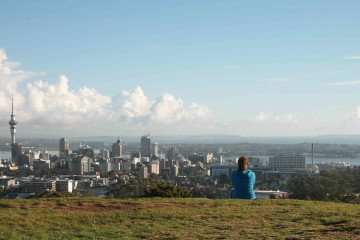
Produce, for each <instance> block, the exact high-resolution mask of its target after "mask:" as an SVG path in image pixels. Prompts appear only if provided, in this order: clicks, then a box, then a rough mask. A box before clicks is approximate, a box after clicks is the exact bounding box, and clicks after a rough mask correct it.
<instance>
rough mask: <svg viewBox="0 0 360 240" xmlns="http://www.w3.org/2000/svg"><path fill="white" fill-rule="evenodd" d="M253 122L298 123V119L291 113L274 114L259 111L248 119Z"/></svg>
mask: <svg viewBox="0 0 360 240" xmlns="http://www.w3.org/2000/svg"><path fill="white" fill-rule="evenodd" d="M249 121H250V122H253V123H272V124H298V123H299V120H298V119H296V118H295V117H294V115H293V114H291V113H288V114H285V115H274V114H272V113H264V112H260V113H258V114H257V115H256V116H254V117H251V118H250V119H249Z"/></svg>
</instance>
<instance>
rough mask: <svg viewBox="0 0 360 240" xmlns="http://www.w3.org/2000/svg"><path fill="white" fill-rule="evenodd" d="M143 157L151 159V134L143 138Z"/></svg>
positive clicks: (141, 151) (141, 150)
mask: <svg viewBox="0 0 360 240" xmlns="http://www.w3.org/2000/svg"><path fill="white" fill-rule="evenodd" d="M140 153H141V157H151V143H150V134H148V135H144V136H142V137H141V149H140Z"/></svg>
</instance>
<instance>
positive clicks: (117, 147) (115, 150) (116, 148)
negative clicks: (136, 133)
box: [111, 138, 122, 157]
mask: <svg viewBox="0 0 360 240" xmlns="http://www.w3.org/2000/svg"><path fill="white" fill-rule="evenodd" d="M111 156H112V157H122V142H121V141H120V138H118V140H117V141H116V142H115V143H113V145H112V155H111Z"/></svg>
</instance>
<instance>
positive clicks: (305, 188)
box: [288, 166, 360, 203]
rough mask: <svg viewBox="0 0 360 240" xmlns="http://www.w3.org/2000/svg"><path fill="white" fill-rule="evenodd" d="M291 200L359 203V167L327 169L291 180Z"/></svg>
mask: <svg viewBox="0 0 360 240" xmlns="http://www.w3.org/2000/svg"><path fill="white" fill-rule="evenodd" d="M288 187H289V192H290V193H291V194H290V197H291V198H295V199H304V200H318V201H341V202H348V203H360V197H359V195H360V166H355V167H348V168H339V169H328V170H322V171H320V174H319V175H316V176H308V177H298V178H292V179H291V180H290V181H289V185H288Z"/></svg>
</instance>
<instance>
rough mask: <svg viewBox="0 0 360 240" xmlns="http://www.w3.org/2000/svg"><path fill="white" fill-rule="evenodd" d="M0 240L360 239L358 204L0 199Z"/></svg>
mask: <svg viewBox="0 0 360 240" xmlns="http://www.w3.org/2000/svg"><path fill="white" fill-rule="evenodd" d="M0 218H1V224H0V232H1V235H0V239H360V229H359V226H360V205H352V204H343V203H331V202H312V201H300V200H252V201H248V200H210V199H190V198H189V199H161V198H155V199H128V200H114V199H111V200H106V199H99V198H62V199H33V200H4V199H3V200H0Z"/></svg>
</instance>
